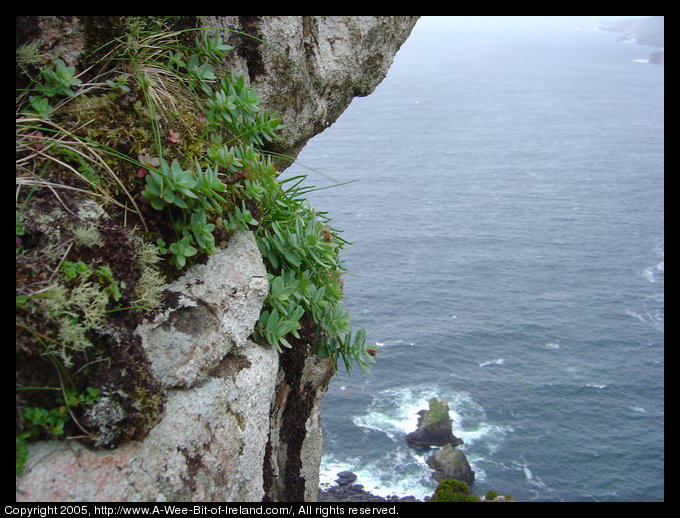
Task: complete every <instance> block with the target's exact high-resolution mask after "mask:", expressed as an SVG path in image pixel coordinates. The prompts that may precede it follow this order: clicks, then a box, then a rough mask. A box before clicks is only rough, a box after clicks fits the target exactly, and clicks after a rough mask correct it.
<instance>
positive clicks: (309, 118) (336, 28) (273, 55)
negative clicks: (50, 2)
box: [16, 17, 417, 501]
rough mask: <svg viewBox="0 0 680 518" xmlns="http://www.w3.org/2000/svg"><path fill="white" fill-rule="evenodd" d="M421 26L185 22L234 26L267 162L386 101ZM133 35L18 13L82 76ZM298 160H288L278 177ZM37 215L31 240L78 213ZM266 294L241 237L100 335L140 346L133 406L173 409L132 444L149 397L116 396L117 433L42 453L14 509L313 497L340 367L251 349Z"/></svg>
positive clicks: (28, 35)
mask: <svg viewBox="0 0 680 518" xmlns="http://www.w3.org/2000/svg"><path fill="white" fill-rule="evenodd" d="M416 19H417V18H416V17H206V18H202V19H201V20H196V19H195V18H194V17H184V18H181V19H178V20H175V22H176V23H180V24H184V26H185V27H189V26H196V25H198V26H201V27H207V26H212V27H220V28H225V29H229V32H228V34H229V35H230V36H229V38H225V41H226V43H229V44H230V45H233V46H234V47H235V51H234V52H231V53H229V54H228V55H227V58H226V59H227V65H228V66H229V68H231V69H232V70H233V72H234V73H235V74H236V75H243V76H244V77H245V78H246V80H247V81H249V82H250V84H251V86H253V87H254V88H255V90H256V91H257V93H258V97H259V98H260V100H261V104H262V105H263V106H264V107H265V108H266V109H267V110H275V111H277V112H278V113H279V115H280V118H281V120H282V121H283V123H284V124H285V129H284V130H283V131H282V133H281V135H280V138H279V139H277V140H276V141H274V142H273V143H272V144H271V145H270V146H269V149H270V151H273V152H276V153H280V154H282V155H289V156H295V155H296V154H297V153H298V151H299V150H300V149H301V148H302V147H303V146H304V144H305V143H306V142H307V140H308V139H309V138H311V137H312V136H314V135H315V134H317V133H319V132H321V131H323V129H325V128H326V127H328V126H329V125H330V124H331V123H332V122H333V121H335V120H336V119H337V117H338V116H339V115H340V114H341V113H342V112H343V110H344V109H345V108H346V107H347V106H348V105H349V103H350V102H351V100H352V98H353V97H354V96H357V95H368V94H369V93H371V92H372V91H373V90H374V89H375V87H376V86H377V85H378V84H379V83H380V81H381V80H382V79H383V78H384V76H385V74H386V73H387V70H388V68H389V66H390V64H391V62H392V59H393V57H394V55H395V53H396V52H397V50H398V49H399V47H400V45H401V44H402V43H403V42H404V41H405V39H406V38H407V37H408V35H409V33H410V31H411V29H412V28H413V26H414V24H415V22H416ZM129 23H130V20H126V19H125V18H122V17H19V18H18V19H17V45H19V44H23V43H26V42H37V45H38V47H39V48H40V50H41V52H42V53H43V54H42V55H44V56H47V57H46V58H45V59H48V58H49V57H55V56H57V55H58V56H60V57H61V58H62V59H63V60H64V61H65V62H66V64H67V65H71V64H77V63H78V62H79V60H80V58H81V56H82V54H83V53H84V52H88V51H89V50H91V49H92V48H95V47H97V45H100V44H101V42H102V41H105V40H107V39H110V38H111V37H112V36H115V35H116V30H118V29H117V27H122V26H124V25H129ZM225 34H226V33H225ZM245 35H247V36H245ZM288 162H289V160H285V159H282V160H281V161H280V163H279V168H283V167H285V165H286V164H287V163H288ZM87 203H90V202H89V201H88V202H87ZM71 208H73V207H71ZM41 210H42V213H41V214H40V217H35V218H28V217H27V218H26V222H25V225H26V227H27V233H31V234H32V235H33V236H40V238H41V239H47V236H48V234H50V235H51V234H53V233H54V232H58V231H59V229H62V228H64V229H65V228H66V227H68V225H70V223H68V221H69V220H68V219H67V218H69V217H70V216H69V215H68V214H65V213H64V214H63V215H62V216H59V217H60V218H61V219H56V218H57V216H56V215H55V216H54V217H53V218H52V219H49V218H47V217H45V211H46V210H47V209H45V207H42V209H41ZM58 211H59V208H58V207H56V208H55V209H54V210H51V212H50V214H56V213H57V212H58ZM61 212H63V211H61ZM81 212H82V211H81ZM81 212H78V214H81ZM88 213H89V214H90V216H88V217H89V218H94V219H92V222H93V224H94V225H95V226H97V227H98V228H104V227H106V228H107V229H108V233H107V234H106V235H105V236H103V237H102V239H103V240H104V242H105V243H104V245H102V250H104V248H105V246H109V241H111V239H112V238H111V237H110V236H113V235H119V234H120V236H121V237H120V240H119V242H117V244H115V246H114V243H113V241H111V243H110V247H111V249H112V250H114V251H115V252H116V253H118V254H120V253H122V251H123V250H125V249H126V247H127V246H128V245H127V241H125V239H127V238H125V239H123V234H124V232H123V231H122V230H120V229H119V228H117V227H115V226H114V225H113V224H112V223H111V222H109V221H108V220H106V223H105V224H104V223H102V222H103V221H104V219H105V218H104V216H102V215H101V210H100V209H99V208H96V207H95V208H92V207H91V208H90V210H89V211H88ZM28 214H29V213H28V212H27V213H26V215H27V216H28ZM98 218H99V219H98ZM83 219H87V218H83V217H81V218H80V219H79V221H81V222H82V220H83ZM39 220H40V221H39ZM55 222H56V223H55ZM79 224H80V223H79ZM69 228H70V227H69ZM125 235H127V234H125ZM123 245H125V246H123ZM130 247H132V245H130ZM18 275H19V274H18ZM268 288H269V286H268V283H267V275H266V270H265V267H264V264H263V260H262V257H261V255H260V252H259V250H258V247H257V244H256V242H255V239H254V238H253V235H252V233H250V232H241V233H236V234H235V235H234V237H232V238H231V240H230V241H229V242H228V244H227V245H226V247H224V248H222V249H220V250H218V251H217V252H216V253H214V254H212V255H210V256H208V258H207V260H206V261H205V263H204V264H199V265H197V266H196V267H194V268H192V269H190V270H188V271H187V273H185V274H184V275H182V276H181V277H179V278H178V279H176V280H175V281H173V282H171V283H170V284H168V285H166V286H164V287H163V289H164V293H165V294H166V303H165V305H164V306H163V308H162V310H160V311H157V312H156V313H154V314H152V315H148V316H146V317H145V318H144V319H143V320H142V321H141V322H136V323H135V326H134V327H133V328H131V329H129V330H128V331H127V335H126V336H125V337H124V338H121V336H122V334H121V333H122V328H123V327H124V326H121V328H119V329H104V330H100V331H98V333H100V334H101V335H102V336H103V337H104V338H106V339H107V340H108V341H109V342H110V347H111V350H113V351H119V352H114V353H113V354H114V355H116V354H119V355H123V354H124V353H125V354H129V353H128V352H127V351H131V350H133V351H134V352H135V355H136V356H135V358H138V357H139V358H141V359H139V360H138V361H137V363H135V366H137V365H139V367H138V370H140V372H143V373H144V376H145V379H147V380H148V383H147V385H146V386H144V387H141V388H140V387H136V388H135V390H136V394H148V393H150V392H153V390H156V389H157V387H161V388H162V390H161V391H160V392H162V393H163V397H162V398H160V396H159V398H155V399H154V398H148V397H147V399H144V401H147V400H152V401H153V402H154V405H151V406H152V407H153V411H154V417H153V419H151V418H149V419H147V420H146V421H144V420H143V419H142V418H141V417H140V418H139V419H140V422H141V421H144V426H145V427H146V428H144V430H145V431H144V432H143V433H138V434H137V435H134V434H132V433H131V435H130V437H131V438H132V440H128V439H126V438H125V437H121V434H120V430H121V429H124V428H125V427H126V426H128V424H129V423H128V421H129V419H130V415H131V414H130V409H129V408H128V409H125V408H123V407H122V406H121V405H122V404H123V403H124V402H125V401H131V403H130V406H131V407H134V406H135V405H136V404H137V403H135V402H138V401H141V400H142V399H140V398H141V396H140V398H138V399H134V398H129V397H128V398H127V399H126V397H127V396H126V394H124V393H125V392H126V390H127V389H126V388H123V387H115V386H112V385H111V384H110V385H109V386H108V387H107V392H105V395H104V397H102V398H101V399H99V400H98V401H97V402H96V403H94V404H93V405H92V406H91V408H89V409H88V411H87V415H86V416H85V419H86V421H87V422H88V423H97V425H98V429H99V430H100V431H101V430H109V431H110V437H106V436H105V434H104V436H102V437H101V439H100V441H101V443H102V444H95V445H92V444H90V445H89V446H85V445H83V444H81V443H79V442H76V441H59V442H57V441H39V442H35V443H32V444H31V445H30V446H29V457H28V461H27V462H26V467H25V470H24V472H23V473H22V474H21V475H20V476H18V477H17V481H16V498H17V501H56V500H58V501H67V500H74V501H189V500H194V501H262V500H271V501H301V500H308V501H311V500H315V499H316V495H317V490H318V476H319V473H318V469H319V463H320V459H321V454H322V442H321V429H320V422H319V417H320V404H321V400H322V398H323V395H324V393H325V391H326V389H327V387H328V383H329V381H330V379H331V377H332V375H333V366H332V364H331V363H330V361H329V360H321V359H319V358H318V357H317V356H315V355H313V354H311V353H310V345H309V343H308V342H309V341H308V340H306V339H305V336H304V334H303V335H302V336H301V338H300V339H299V340H298V341H297V342H295V343H293V347H292V348H291V349H285V350H284V352H283V353H281V354H278V353H277V352H276V351H274V350H272V349H269V348H267V347H263V346H261V345H258V344H256V343H254V342H252V341H251V340H250V339H249V337H250V335H251V333H252V331H253V327H254V325H255V323H256V321H257V320H258V317H259V315H260V312H261V308H262V304H263V301H264V299H265V297H266V296H267V293H268ZM121 322H122V321H121ZM104 335H106V336H104ZM104 338H102V339H104ZM18 348H19V345H18ZM121 363H123V362H121ZM135 368H137V367H135ZM17 369H19V367H17ZM102 369H103V370H102V371H101V372H102V379H103V383H104V382H106V380H107V379H108V378H107V377H106V376H107V370H106V369H105V368H103V367H102ZM116 369H118V370H117V372H119V379H120V376H125V375H126V372H131V371H132V370H133V366H132V365H131V364H127V365H120V366H118V365H115V362H114V365H113V366H111V364H109V366H108V371H111V372H112V371H113V370H116ZM126 369H127V370H126ZM110 383H113V382H110ZM150 387H153V390H152V389H151V388H150ZM145 397H146V396H145ZM121 402H123V403H121ZM139 414H140V416H141V415H142V414H143V412H142V411H141V410H139ZM135 426H136V428H135V429H136V430H138V429H140V427H141V425H139V424H137V425H135Z"/></svg>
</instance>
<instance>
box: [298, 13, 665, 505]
mask: <svg viewBox="0 0 680 518" xmlns="http://www.w3.org/2000/svg"><path fill="white" fill-rule="evenodd" d="M616 18H627V17H481V18H474V17H426V18H422V19H421V20H420V21H419V22H418V23H417V25H416V27H415V28H414V30H413V32H412V33H411V36H410V37H409V38H408V40H407V41H406V42H405V43H404V45H403V46H402V47H401V49H400V50H399V52H398V54H397V55H396V57H395V59H394V63H393V65H392V67H391V68H390V70H389V73H388V74H387V77H386V78H385V80H384V81H383V82H382V83H381V84H380V85H379V86H378V87H377V89H376V90H375V92H374V93H372V94H371V95H369V96H367V97H361V98H356V99H355V100H354V101H353V102H352V103H351V105H350V106H349V107H348V108H347V109H346V111H345V112H344V113H343V114H342V115H341V116H340V118H339V119H338V120H337V121H336V122H335V123H334V124H333V125H332V126H330V127H329V128H328V129H326V130H325V131H324V132H323V133H321V134H319V135H318V136H316V137H314V138H313V139H312V140H311V141H310V142H309V143H308V145H307V146H306V147H305V148H304V149H303V151H302V152H301V153H300V155H299V156H298V160H297V161H296V162H295V164H293V165H292V166H291V167H289V168H288V169H287V170H286V172H285V176H293V175H297V174H307V175H308V179H307V184H308V185H314V186H316V187H318V188H320V189H319V190H318V191H315V192H312V193H311V194H310V196H309V198H310V200H311V202H312V203H313V204H314V206H315V208H316V209H317V210H319V211H326V212H328V215H329V216H330V217H331V218H332V225H333V226H334V227H336V228H338V229H341V230H342V231H343V233H342V236H343V237H344V238H345V239H347V240H348V241H350V242H351V243H352V245H351V246H347V247H346V248H345V249H344V250H343V252H342V258H343V263H344V267H345V268H346V269H347V273H346V275H345V283H344V289H345V304H346V306H347V308H348V309H349V310H350V312H351V315H352V325H353V328H354V329H359V328H365V329H366V332H367V341H368V343H369V345H371V346H374V347H375V348H376V349H377V350H378V353H377V357H376V363H375V364H373V365H372V367H371V373H370V374H368V375H366V374H363V373H362V372H361V371H360V370H359V369H358V368H354V369H353V370H352V371H351V372H350V373H349V374H348V373H346V372H345V370H344V368H343V367H342V362H340V370H339V371H338V373H337V374H336V375H335V377H334V378H333V380H332V382H331V385H330V388H329V391H328V393H327V395H326V397H325V398H324V402H323V409H322V418H321V419H322V427H323V434H324V455H323V460H322V464H321V485H322V487H327V486H328V485H332V484H334V480H335V478H336V475H337V473H338V472H340V471H344V470H350V471H353V472H354V473H356V474H357V476H358V478H357V481H356V483H359V484H362V485H363V486H364V488H365V490H367V491H370V492H372V493H374V494H377V495H382V496H388V495H398V496H406V495H412V496H415V497H416V498H418V499H422V498H424V497H426V496H428V495H430V494H432V492H433V491H434V489H435V487H436V484H435V482H434V481H433V479H432V477H431V474H432V470H431V468H429V467H428V466H427V464H426V459H427V457H428V455H430V454H431V451H429V450H422V449H415V448H412V447H410V446H409V445H408V444H407V443H406V441H405V439H404V436H405V434H407V433H408V432H411V431H414V430H415V428H416V424H417V418H418V415H417V412H418V411H419V410H421V409H425V408H427V406H428V401H429V399H430V398H432V397H436V398H439V399H445V400H447V401H448V405H449V409H450V415H451V418H452V420H453V431H454V434H455V435H456V436H458V437H460V438H462V439H463V440H464V444H463V445H462V446H460V448H461V449H462V450H463V451H464V452H465V454H466V456H467V458H468V460H469V462H470V464H471V466H472V468H473V470H474V471H475V477H476V478H475V482H474V484H473V486H472V489H473V493H475V494H479V495H482V494H484V493H485V492H486V491H487V490H489V489H491V490H494V491H496V492H497V493H498V494H510V495H512V496H513V497H514V499H515V500H517V501H541V502H543V501H550V502H553V501H626V502H628V501H663V500H664V68H663V67H662V66H657V65H652V64H649V63H648V62H647V58H648V56H649V54H650V53H651V52H652V51H654V50H655V49H653V48H650V47H645V46H642V45H638V44H636V43H634V42H628V43H622V42H619V41H617V40H618V39H619V35H617V34H616V33H613V32H607V31H603V30H600V29H599V28H600V27H601V26H602V25H603V23H604V22H606V21H608V20H609V21H610V20H611V19H616ZM628 18H632V17H628ZM347 182H351V183H347ZM338 184H342V185H338ZM331 186H335V187H332V188H327V187H331ZM321 188H323V189H321Z"/></svg>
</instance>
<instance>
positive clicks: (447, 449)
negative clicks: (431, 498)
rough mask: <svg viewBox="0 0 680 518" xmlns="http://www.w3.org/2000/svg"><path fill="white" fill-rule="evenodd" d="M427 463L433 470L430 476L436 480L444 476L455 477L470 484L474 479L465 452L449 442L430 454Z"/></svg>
mask: <svg viewBox="0 0 680 518" xmlns="http://www.w3.org/2000/svg"><path fill="white" fill-rule="evenodd" d="M427 465H428V466H430V467H431V468H432V469H433V470H434V473H433V474H432V478H433V479H435V481H437V482H441V481H442V480H444V479H446V478H455V479H456V480H461V481H462V482H465V483H466V484H468V485H472V483H473V482H474V480H475V472H474V471H472V468H471V467H470V463H469V462H468V460H467V457H466V456H465V453H463V452H462V451H461V450H459V449H457V448H454V447H453V446H452V445H450V444H447V445H446V446H444V447H443V448H441V449H439V450H437V451H436V452H434V453H433V454H432V455H430V457H428V459H427Z"/></svg>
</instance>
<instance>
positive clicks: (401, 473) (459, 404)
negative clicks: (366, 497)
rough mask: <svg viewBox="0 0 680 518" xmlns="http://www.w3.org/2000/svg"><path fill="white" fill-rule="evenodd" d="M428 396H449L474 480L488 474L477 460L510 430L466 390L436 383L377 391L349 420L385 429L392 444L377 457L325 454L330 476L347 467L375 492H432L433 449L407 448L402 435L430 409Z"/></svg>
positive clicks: (421, 494)
mask: <svg viewBox="0 0 680 518" xmlns="http://www.w3.org/2000/svg"><path fill="white" fill-rule="evenodd" d="M432 398H437V399H439V400H442V399H445V400H447V401H448V405H449V416H450V417H451V420H452V423H453V433H454V435H455V436H456V437H459V438H461V439H463V441H464V444H463V445H462V446H461V447H460V448H461V449H462V450H463V451H465V452H466V455H467V456H468V461H469V462H470V465H471V466H472V469H473V470H474V471H475V473H476V475H475V476H476V480H478V481H482V480H484V479H485V478H486V475H485V473H484V472H483V470H482V469H481V468H479V467H478V466H477V463H478V462H479V461H483V460H484V456H485V455H489V454H492V453H493V452H494V451H496V449H497V448H498V447H499V446H500V444H501V443H502V437H503V436H504V435H505V434H506V433H508V432H511V431H512V429H511V428H510V427H507V426H505V427H504V426H500V425H496V424H493V423H489V422H487V420H486V413H485V411H484V409H483V408H482V407H481V405H479V404H478V403H477V402H476V401H474V400H473V399H472V397H471V396H470V394H469V393H467V392H456V391H451V390H450V389H441V388H440V387H436V386H434V387H400V388H394V389H388V390H384V391H381V392H380V393H378V394H376V395H375V396H374V398H373V401H372V403H371V404H370V405H369V406H368V408H367V409H366V410H367V411H366V413H364V414H360V415H356V416H354V417H353V418H352V421H353V422H354V424H355V425H356V426H358V427H360V428H364V429H367V430H372V431H375V432H380V433H383V434H385V435H386V436H387V437H388V438H389V439H390V440H391V441H392V442H393V443H394V446H393V447H392V448H391V449H389V450H388V451H385V452H383V453H380V452H378V454H377V457H378V458H375V456H374V458H369V455H367V456H366V457H364V458H362V459H348V460H346V461H342V462H338V461H337V460H335V461H333V462H331V461H332V460H333V459H327V461H326V463H325V464H324V466H326V467H327V468H328V470H330V471H332V473H330V476H332V477H333V478H332V480H335V476H336V475H337V473H338V472H339V471H343V470H350V471H352V472H354V473H355V474H356V475H357V477H358V479H357V482H356V483H359V484H363V485H364V487H365V489H366V490H367V491H370V492H371V493H373V494H376V495H380V496H390V495H398V496H406V495H413V496H415V497H416V498H418V499H422V498H423V497H424V496H428V495H431V494H432V492H433V491H434V487H435V484H434V482H433V480H432V478H431V475H432V469H431V468H430V467H429V466H428V465H427V463H426V459H427V457H428V456H429V455H430V453H431V451H428V450H422V449H416V448H412V447H410V446H409V445H408V443H407V442H406V441H405V438H404V437H405V435H406V434H407V433H410V432H412V431H414V430H415V429H416V428H417V426H418V417H419V416H418V412H419V411H420V410H424V409H427V408H429V401H430V399H432ZM322 469H325V468H323V467H322Z"/></svg>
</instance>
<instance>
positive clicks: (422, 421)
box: [406, 398, 463, 447]
mask: <svg viewBox="0 0 680 518" xmlns="http://www.w3.org/2000/svg"><path fill="white" fill-rule="evenodd" d="M418 416H419V417H418V428H417V429H416V430H415V431H414V432H411V433H409V434H407V435H406V440H407V441H408V443H409V444H411V445H412V446H418V447H429V446H444V445H445V444H452V445H453V446H458V445H460V444H463V440H462V439H459V438H458V437H456V436H455V435H453V431H452V429H451V425H452V423H451V418H450V417H449V404H448V402H447V401H438V400H437V399H436V398H432V399H431V400H430V402H429V410H420V411H419V412H418Z"/></svg>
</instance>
